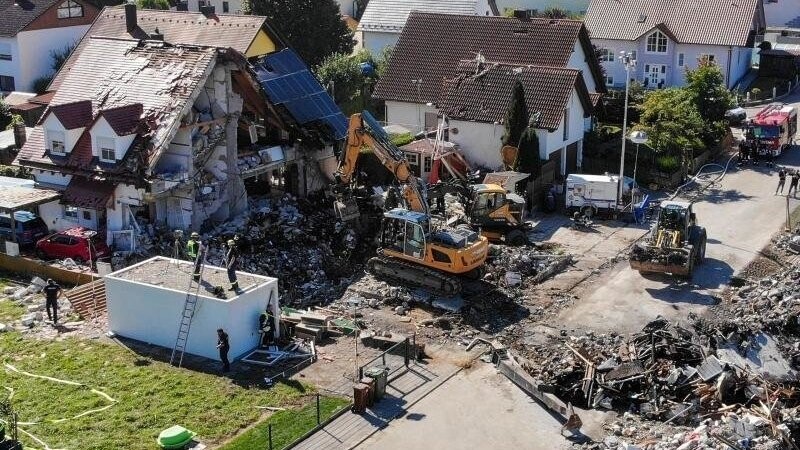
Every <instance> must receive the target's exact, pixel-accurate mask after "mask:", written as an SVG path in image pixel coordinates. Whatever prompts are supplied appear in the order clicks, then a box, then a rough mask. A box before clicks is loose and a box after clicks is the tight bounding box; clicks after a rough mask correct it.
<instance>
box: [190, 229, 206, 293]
mask: <svg viewBox="0 0 800 450" xmlns="http://www.w3.org/2000/svg"><path fill="white" fill-rule="evenodd" d="M186 256H188V257H189V260H190V261H194V273H193V275H192V278H194V281H200V266H201V265H202V264H203V258H204V256H205V249H204V248H203V243H202V242H200V234H199V233H197V232H196V231H195V232H193V233H192V235H191V236H190V237H189V240H188V241H187V242H186Z"/></svg>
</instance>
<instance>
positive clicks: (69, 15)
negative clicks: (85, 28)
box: [58, 0, 83, 19]
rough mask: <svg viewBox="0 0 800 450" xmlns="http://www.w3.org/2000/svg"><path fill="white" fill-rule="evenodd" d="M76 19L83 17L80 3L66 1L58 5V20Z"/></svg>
mask: <svg viewBox="0 0 800 450" xmlns="http://www.w3.org/2000/svg"><path fill="white" fill-rule="evenodd" d="M76 17H83V6H81V5H80V3H77V2H74V1H72V0H67V1H66V2H64V3H62V4H60V5H58V18H59V19H74V18H76Z"/></svg>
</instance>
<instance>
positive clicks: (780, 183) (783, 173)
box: [775, 167, 786, 195]
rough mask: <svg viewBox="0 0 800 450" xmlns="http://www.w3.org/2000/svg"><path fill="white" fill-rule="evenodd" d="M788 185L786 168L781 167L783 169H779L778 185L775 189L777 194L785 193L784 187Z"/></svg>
mask: <svg viewBox="0 0 800 450" xmlns="http://www.w3.org/2000/svg"><path fill="white" fill-rule="evenodd" d="M785 185H786V169H784V168H783V167H781V170H779V171H778V187H777V188H776V189H775V195H778V192H780V193H781V194H783V187H784V186H785Z"/></svg>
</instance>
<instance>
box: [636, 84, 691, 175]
mask: <svg viewBox="0 0 800 450" xmlns="http://www.w3.org/2000/svg"><path fill="white" fill-rule="evenodd" d="M635 128H636V129H640V130H644V131H645V132H647V138H648V141H649V146H650V147H651V148H653V150H655V151H656V152H657V153H661V154H666V155H671V156H679V157H680V158H681V161H682V165H683V166H684V167H686V164H687V163H688V161H689V158H690V155H691V153H690V151H691V150H702V149H704V148H705V143H704V142H703V139H702V137H703V134H704V132H705V123H704V121H703V118H702V117H701V115H700V112H699V111H698V110H697V107H696V106H695V103H694V98H693V97H692V95H691V94H690V92H689V91H688V90H687V89H680V88H668V89H660V90H655V91H651V92H649V93H648V94H647V96H646V97H645V100H644V103H643V104H642V106H641V116H640V121H639V124H638V125H637V126H636V127H635Z"/></svg>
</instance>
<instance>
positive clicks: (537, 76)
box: [438, 61, 593, 131]
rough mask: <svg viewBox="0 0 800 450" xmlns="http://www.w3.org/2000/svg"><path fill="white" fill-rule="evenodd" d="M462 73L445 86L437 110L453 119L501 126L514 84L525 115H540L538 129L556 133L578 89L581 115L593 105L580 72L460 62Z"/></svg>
mask: <svg viewBox="0 0 800 450" xmlns="http://www.w3.org/2000/svg"><path fill="white" fill-rule="evenodd" d="M459 68H460V71H461V73H460V74H459V76H457V77H456V78H454V79H452V80H449V81H447V82H445V85H444V88H443V90H442V96H441V98H440V99H439V102H438V103H439V106H440V108H441V110H442V112H443V113H445V114H447V115H448V116H449V117H450V118H452V119H460V120H469V121H477V122H487V123H494V122H498V123H503V122H504V121H505V117H506V114H507V112H508V107H509V105H510V103H511V95H512V92H513V86H514V82H515V81H516V80H517V79H519V80H520V82H522V86H523V88H524V89H525V102H526V104H527V106H528V112H529V113H530V114H534V113H536V112H539V113H541V116H540V118H539V124H538V126H537V128H543V129H547V130H550V131H553V130H556V129H558V127H559V125H560V123H561V120H562V118H563V116H564V109H565V108H567V106H568V105H569V101H570V98H571V96H572V93H573V92H575V90H576V89H577V92H578V97H579V99H580V101H581V103H582V104H583V108H584V111H585V112H586V113H587V114H589V113H591V112H592V109H593V107H592V102H591V98H590V96H589V92H588V91H587V90H586V85H585V84H584V81H583V77H582V76H581V72H580V71H579V70H577V69H562V68H555V67H538V66H513V65H508V64H497V63H486V64H480V65H479V64H477V63H475V62H474V61H463V62H462V63H461V64H460V65H459Z"/></svg>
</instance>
